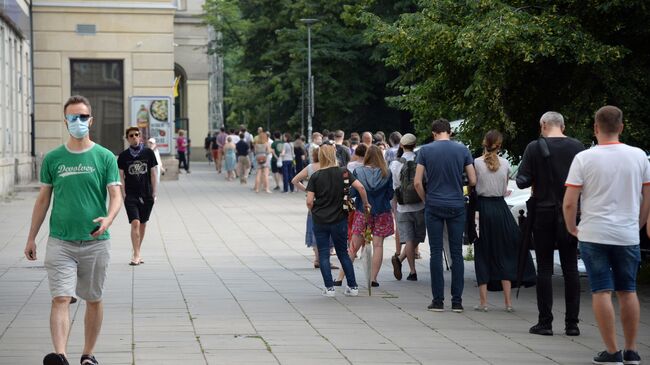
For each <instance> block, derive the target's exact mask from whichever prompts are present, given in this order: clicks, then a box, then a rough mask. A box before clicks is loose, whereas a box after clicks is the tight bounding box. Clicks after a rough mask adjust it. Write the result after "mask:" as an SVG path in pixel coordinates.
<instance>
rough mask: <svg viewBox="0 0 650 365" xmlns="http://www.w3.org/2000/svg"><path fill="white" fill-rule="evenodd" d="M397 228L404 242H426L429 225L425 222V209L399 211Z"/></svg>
mask: <svg viewBox="0 0 650 365" xmlns="http://www.w3.org/2000/svg"><path fill="white" fill-rule="evenodd" d="M397 229H398V231H399V239H400V241H402V242H407V241H412V242H414V243H420V242H424V238H425V237H426V235H427V226H426V224H425V223H424V209H422V210H418V211H417V212H406V213H402V212H397Z"/></svg>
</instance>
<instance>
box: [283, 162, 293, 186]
mask: <svg viewBox="0 0 650 365" xmlns="http://www.w3.org/2000/svg"><path fill="white" fill-rule="evenodd" d="M295 174H296V173H295V171H294V170H293V161H282V184H283V185H282V186H284V192H285V193H286V192H287V191H288V190H289V189H291V191H292V192H293V184H292V183H291V180H293V176H294V175H295Z"/></svg>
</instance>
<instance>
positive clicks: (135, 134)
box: [129, 133, 140, 138]
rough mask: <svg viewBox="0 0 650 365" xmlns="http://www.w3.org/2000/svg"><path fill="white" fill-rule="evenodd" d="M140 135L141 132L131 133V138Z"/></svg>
mask: <svg viewBox="0 0 650 365" xmlns="http://www.w3.org/2000/svg"><path fill="white" fill-rule="evenodd" d="M139 136H140V133H129V138H132V137H139Z"/></svg>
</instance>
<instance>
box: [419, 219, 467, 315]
mask: <svg viewBox="0 0 650 365" xmlns="http://www.w3.org/2000/svg"><path fill="white" fill-rule="evenodd" d="M425 221H426V224H427V232H428V233H429V249H430V251H431V259H430V260H429V270H430V271H431V293H432V294H433V301H434V302H442V301H444V299H445V294H444V292H445V278H444V276H443V273H442V271H443V270H442V230H443V228H444V226H445V223H447V234H448V237H449V251H450V253H451V302H452V303H458V304H461V303H462V302H463V298H462V297H463V286H464V285H465V278H464V275H465V263H464V262H463V231H464V229H465V207H462V208H446V207H431V206H426V208H425Z"/></svg>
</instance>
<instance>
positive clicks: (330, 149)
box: [318, 144, 339, 169]
mask: <svg viewBox="0 0 650 365" xmlns="http://www.w3.org/2000/svg"><path fill="white" fill-rule="evenodd" d="M318 162H319V163H320V168H321V169H326V168H328V167H336V166H338V165H339V163H338V162H337V161H336V147H334V146H332V145H327V144H323V145H321V146H320V148H318Z"/></svg>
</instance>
